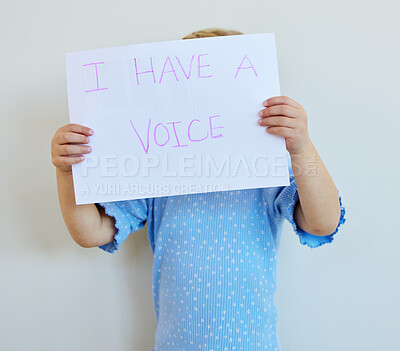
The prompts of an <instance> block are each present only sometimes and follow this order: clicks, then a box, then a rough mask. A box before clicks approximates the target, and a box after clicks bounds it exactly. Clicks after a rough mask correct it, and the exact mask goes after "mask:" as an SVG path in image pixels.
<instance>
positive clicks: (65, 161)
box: [53, 155, 85, 167]
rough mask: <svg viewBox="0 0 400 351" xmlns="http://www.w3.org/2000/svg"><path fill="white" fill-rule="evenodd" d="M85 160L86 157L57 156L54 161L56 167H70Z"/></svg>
mask: <svg viewBox="0 0 400 351" xmlns="http://www.w3.org/2000/svg"><path fill="white" fill-rule="evenodd" d="M84 159H85V156H83V155H78V156H56V157H55V158H54V159H53V164H54V165H55V166H56V167H65V166H70V165H73V164H75V163H79V162H82V161H83V160H84Z"/></svg>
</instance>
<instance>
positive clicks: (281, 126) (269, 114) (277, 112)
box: [258, 96, 310, 155]
mask: <svg viewBox="0 0 400 351" xmlns="http://www.w3.org/2000/svg"><path fill="white" fill-rule="evenodd" d="M263 105H264V106H266V108H265V109H263V110H261V111H260V113H259V116H260V120H259V121H258V124H259V125H260V126H266V127H268V128H267V132H268V133H271V134H277V135H280V136H282V137H284V138H285V141H286V149H287V150H288V151H289V153H290V155H293V154H301V152H302V150H303V149H304V148H305V147H306V146H307V145H309V143H310V138H309V136H308V130H307V114H306V111H305V110H304V108H303V106H301V105H300V104H299V103H297V102H296V101H294V100H292V99H290V98H288V97H287V96H275V97H272V98H270V99H268V100H266V101H264V102H263Z"/></svg>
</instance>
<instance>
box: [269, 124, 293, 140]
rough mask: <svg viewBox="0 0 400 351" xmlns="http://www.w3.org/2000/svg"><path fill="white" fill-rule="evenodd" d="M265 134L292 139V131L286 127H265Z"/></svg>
mask: <svg viewBox="0 0 400 351" xmlns="http://www.w3.org/2000/svg"><path fill="white" fill-rule="evenodd" d="M267 133H269V134H276V135H280V136H282V137H284V138H287V137H293V136H294V129H293V128H287V127H267Z"/></svg>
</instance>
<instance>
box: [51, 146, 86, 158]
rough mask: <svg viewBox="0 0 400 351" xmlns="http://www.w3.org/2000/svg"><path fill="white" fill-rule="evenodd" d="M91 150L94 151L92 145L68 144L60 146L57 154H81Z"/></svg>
mask: <svg viewBox="0 0 400 351" xmlns="http://www.w3.org/2000/svg"><path fill="white" fill-rule="evenodd" d="M90 151H92V148H91V147H90V146H80V145H73V144H66V145H59V146H58V148H57V155H59V156H65V155H80V154H88V153H89V152H90Z"/></svg>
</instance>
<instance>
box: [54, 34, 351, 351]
mask: <svg viewBox="0 0 400 351" xmlns="http://www.w3.org/2000/svg"><path fill="white" fill-rule="evenodd" d="M240 34H243V33H240V32H237V31H225V30H223V29H218V28H209V29H206V30H202V31H198V32H194V33H192V34H190V35H188V36H186V37H184V38H183V39H190V38H200V37H209V36H221V35H240ZM261 103H262V101H260V104H261ZM249 123H254V122H252V121H249ZM259 125H260V126H261V127H264V128H266V131H267V132H268V133H271V134H277V135H281V136H282V137H284V138H285V141H286V149H287V150H288V153H289V155H290V163H289V164H290V168H289V173H290V185H288V186H281V187H272V188H262V189H249V190H236V191H220V192H212V193H204V194H192V195H180V196H171V197H168V196H166V197H159V198H149V199H140V200H131V201H116V202H105V203H100V204H89V205H79V206H76V205H75V200H74V189H73V183H72V174H71V165H72V164H74V163H78V162H81V161H82V160H83V158H84V156H83V154H87V153H89V152H90V151H91V149H90V147H89V146H87V145H86V146H85V145H78V144H87V143H88V142H89V136H90V135H92V134H93V131H92V130H90V129H89V128H87V127H84V126H81V125H76V124H68V125H66V126H63V127H61V128H60V129H58V130H57V132H56V133H55V135H54V137H53V140H52V161H53V164H54V165H55V166H56V173H57V184H58V194H59V201H60V206H61V211H62V214H63V218H64V220H65V223H66V225H67V227H68V230H69V232H70V234H71V236H72V238H73V239H74V240H75V241H76V242H77V243H78V244H79V245H81V246H83V247H96V246H99V247H100V248H101V249H103V250H105V251H108V252H110V253H113V252H114V251H115V250H118V248H119V247H120V245H121V243H122V242H123V241H124V240H125V239H126V238H127V237H128V236H129V234H130V233H132V232H135V231H137V230H139V229H140V228H142V227H143V226H144V225H145V223H146V221H147V223H148V227H147V231H148V239H149V243H150V247H151V250H152V253H153V255H154V262H153V285H152V290H153V302H154V308H155V314H156V319H157V331H156V335H155V346H154V348H153V350H152V351H166V350H174V351H183V350H208V351H222V350H224V351H227V350H229V351H230V350H238V351H239V350H243V351H250V350H251V351H254V350H275V351H278V350H280V347H279V340H278V336H277V316H278V311H277V309H276V307H275V304H274V294H275V290H276V269H277V257H278V249H279V241H280V236H281V227H282V221H283V219H284V218H286V219H287V220H288V221H289V222H290V223H291V224H292V226H293V229H294V231H295V232H296V234H297V235H298V236H299V239H300V242H301V243H302V244H303V245H308V246H309V247H311V248H315V247H317V246H320V245H323V244H325V243H330V242H331V241H332V240H333V236H334V234H336V233H337V231H338V228H339V226H340V224H342V223H344V222H345V218H344V214H345V208H344V207H343V206H342V204H341V198H340V197H339V194H338V191H337V189H336V186H335V184H334V182H333V180H332V179H331V177H330V175H329V173H328V171H327V170H326V168H325V166H324V164H323V162H322V160H321V159H320V157H319V155H318V153H317V151H316V149H315V147H314V146H313V144H312V142H311V140H310V138H309V136H308V132H307V115H306V112H305V110H304V108H303V107H302V106H301V105H300V104H299V103H297V102H295V101H294V100H292V99H290V98H288V97H285V96H277V97H272V98H270V99H268V100H266V101H265V102H264V108H263V109H262V110H261V111H260V119H259ZM73 155H80V156H73ZM310 162H311V163H310ZM310 165H311V166H312V169H309V168H310V167H309V166H310Z"/></svg>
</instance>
